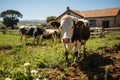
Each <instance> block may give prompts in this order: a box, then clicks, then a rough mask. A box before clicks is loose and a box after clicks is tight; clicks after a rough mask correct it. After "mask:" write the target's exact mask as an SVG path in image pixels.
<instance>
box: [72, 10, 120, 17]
mask: <svg viewBox="0 0 120 80" xmlns="http://www.w3.org/2000/svg"><path fill="white" fill-rule="evenodd" d="M71 11H73V12H74V13H76V14H78V15H80V16H84V17H85V18H91V17H109V16H116V15H117V14H118V12H119V11H120V8H111V9H101V10H91V11H77V10H71Z"/></svg>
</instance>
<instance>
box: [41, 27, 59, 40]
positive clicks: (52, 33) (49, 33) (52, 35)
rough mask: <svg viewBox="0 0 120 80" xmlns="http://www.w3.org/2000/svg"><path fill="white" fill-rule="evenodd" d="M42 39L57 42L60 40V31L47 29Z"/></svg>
mask: <svg viewBox="0 0 120 80" xmlns="http://www.w3.org/2000/svg"><path fill="white" fill-rule="evenodd" d="M42 38H43V39H53V41H54V42H56V41H57V40H60V32H59V30H58V29H45V30H44V34H43V36H42Z"/></svg>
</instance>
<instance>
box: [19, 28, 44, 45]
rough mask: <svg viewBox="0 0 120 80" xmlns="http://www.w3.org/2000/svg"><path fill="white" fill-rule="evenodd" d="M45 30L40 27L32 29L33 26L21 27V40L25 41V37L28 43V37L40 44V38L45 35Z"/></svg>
mask: <svg viewBox="0 0 120 80" xmlns="http://www.w3.org/2000/svg"><path fill="white" fill-rule="evenodd" d="M43 32H44V30H43V29H41V28H38V27H31V26H21V27H20V33H21V38H20V40H22V39H23V36H25V41H27V38H28V37H33V38H34V43H35V44H38V42H39V39H40V36H41V35H43Z"/></svg>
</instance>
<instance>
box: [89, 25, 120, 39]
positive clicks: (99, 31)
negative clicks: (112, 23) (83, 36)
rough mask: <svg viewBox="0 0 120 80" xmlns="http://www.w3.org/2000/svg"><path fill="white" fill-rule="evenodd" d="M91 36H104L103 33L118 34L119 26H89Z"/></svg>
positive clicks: (119, 32)
mask: <svg viewBox="0 0 120 80" xmlns="http://www.w3.org/2000/svg"><path fill="white" fill-rule="evenodd" d="M90 31H91V37H101V38H102V37H104V36H105V34H120V27H112V28H103V27H91V28H90Z"/></svg>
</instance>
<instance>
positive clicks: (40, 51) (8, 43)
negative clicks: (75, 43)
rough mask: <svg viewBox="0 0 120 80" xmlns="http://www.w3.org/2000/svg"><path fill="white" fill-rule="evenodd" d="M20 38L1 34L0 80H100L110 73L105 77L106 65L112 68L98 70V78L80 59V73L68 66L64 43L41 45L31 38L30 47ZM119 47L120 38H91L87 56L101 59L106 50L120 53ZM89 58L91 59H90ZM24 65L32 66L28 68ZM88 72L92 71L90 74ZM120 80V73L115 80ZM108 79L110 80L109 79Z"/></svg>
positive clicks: (50, 41) (43, 42) (43, 43)
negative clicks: (96, 56)
mask: <svg viewBox="0 0 120 80" xmlns="http://www.w3.org/2000/svg"><path fill="white" fill-rule="evenodd" d="M19 39H20V36H18V35H9V34H2V33H1V32H0V80H5V78H11V79H12V80H33V79H34V80H69V79H72V78H73V80H74V78H76V80H91V79H94V80H100V78H101V76H102V79H103V77H104V75H107V74H108V72H106V74H105V70H103V69H106V66H107V65H112V64H111V63H110V64H104V65H103V66H105V67H104V68H99V69H102V70H103V72H101V74H100V75H97V74H98V73H92V72H94V71H92V69H91V67H90V66H89V67H87V66H88V65H89V64H87V66H86V64H85V61H84V59H83V58H81V62H80V66H79V70H75V68H73V67H72V66H71V65H69V66H68V65H66V63H65V54H64V48H63V44H62V43H58V42H56V43H54V42H53V41H52V40H43V41H42V42H40V43H39V44H38V45H33V44H32V41H33V39H29V41H28V43H27V44H26V43H25V42H24V40H23V41H20V40H19ZM117 44H120V35H105V37H104V38H91V39H89V40H88V42H87V52H86V53H87V55H88V56H89V55H91V54H97V53H98V54H99V55H100V56H101V55H102V54H104V53H105V51H107V53H113V52H114V53H118V54H120V52H119V51H120V48H118V47H116V45H117ZM119 46H120V45H119ZM73 52H74V51H71V54H69V59H70V61H71V62H73V59H74V55H73ZM104 55H105V54H104ZM109 57H110V56H109ZM94 58H95V57H94ZM88 59H91V58H89V57H88ZM119 59H120V58H119ZM98 60H99V59H98ZM93 62H94V61H93ZM108 62H109V61H108ZM25 63H29V65H27V66H26V65H25ZM86 63H87V61H86ZM81 65H82V66H81ZM96 65H97V64H96ZM83 66H85V67H83ZM93 66H94V65H93ZM100 66H101V65H100ZM100 66H97V67H96V66H95V68H96V69H97V68H98V67H100ZM83 68H87V69H83ZM77 69H78V68H77ZM88 69H90V70H88ZM32 70H33V72H32ZM86 70H88V71H91V72H90V73H88V72H87V71H86ZM118 70H120V68H119V69H118ZM35 71H36V72H35ZM74 71H77V72H76V74H77V73H78V74H79V75H78V74H77V76H76V75H75V73H74ZM102 73H103V74H102ZM72 75H73V76H72ZM90 75H91V76H90ZM99 77H100V78H99ZM110 77H111V76H110ZM98 78H99V79H98ZM118 78H119V79H120V75H119V74H118V76H117V78H115V79H113V80H117V79H118ZM105 79H106V80H107V77H105ZM108 80H109V79H108Z"/></svg>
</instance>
